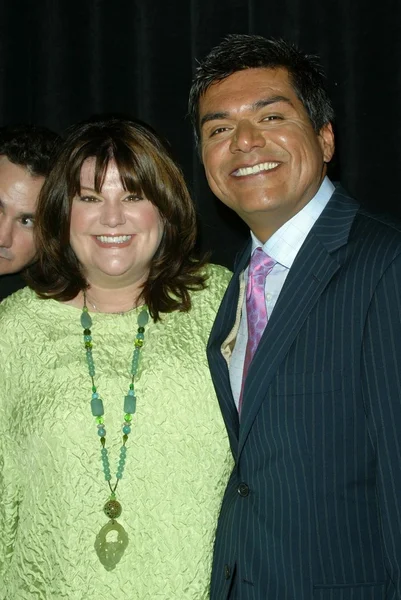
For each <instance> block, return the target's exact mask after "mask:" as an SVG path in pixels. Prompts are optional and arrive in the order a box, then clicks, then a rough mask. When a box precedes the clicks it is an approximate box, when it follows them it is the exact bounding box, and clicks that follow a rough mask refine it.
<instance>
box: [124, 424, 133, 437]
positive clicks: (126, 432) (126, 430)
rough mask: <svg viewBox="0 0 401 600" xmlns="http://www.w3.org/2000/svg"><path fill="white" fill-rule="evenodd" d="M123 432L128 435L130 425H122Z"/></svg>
mask: <svg viewBox="0 0 401 600" xmlns="http://www.w3.org/2000/svg"><path fill="white" fill-rule="evenodd" d="M123 433H125V435H128V434H129V433H131V427H130V426H129V425H124V427H123Z"/></svg>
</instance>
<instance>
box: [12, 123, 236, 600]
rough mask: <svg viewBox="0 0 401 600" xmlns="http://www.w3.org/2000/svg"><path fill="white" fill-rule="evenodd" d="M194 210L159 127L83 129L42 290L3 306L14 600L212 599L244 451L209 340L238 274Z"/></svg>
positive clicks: (46, 203)
mask: <svg viewBox="0 0 401 600" xmlns="http://www.w3.org/2000/svg"><path fill="white" fill-rule="evenodd" d="M195 217H196V215H195V210H194V205H193V203H192V200H191V198H190V196H189V193H188V190H187V188H186V185H185V182H184V179H183V176H182V173H181V171H180V169H179V168H178V167H177V165H176V164H175V162H174V161H173V160H172V158H171V156H170V154H169V151H168V149H167V148H166V147H165V146H164V144H163V143H162V141H161V140H160V139H159V137H158V136H157V135H156V134H155V133H154V132H153V131H152V130H151V129H150V128H148V127H147V126H145V125H143V124H140V123H137V122H134V121H129V120H122V119H106V120H102V119H100V120H94V121H93V120H91V121H89V122H86V123H83V124H80V125H77V126H75V127H74V128H73V129H72V130H71V132H70V134H69V136H68V138H67V139H66V141H65V142H64V143H63V145H62V148H61V150H60V152H59V154H58V158H57V161H56V163H55V165H54V168H53V169H52V171H51V173H50V175H49V177H48V179H47V180H46V183H45V185H44V187H43V189H42V192H41V196H40V200H39V207H38V211H37V220H36V224H35V229H36V232H37V236H38V254H37V261H36V262H35V263H34V265H33V266H32V267H31V269H30V275H31V280H30V281H31V285H32V288H33V289H30V288H25V289H24V290H20V291H19V292H17V293H16V294H14V295H13V296H12V297H11V298H7V299H6V300H5V301H4V302H3V303H2V304H1V305H0V330H1V332H2V335H1V336H0V356H5V355H6V356H7V362H6V364H5V365H4V366H2V377H0V498H1V502H0V532H1V535H0V582H1V585H0V599H1V600H11V599H15V600H16V599H17V598H18V600H31V599H32V598H33V597H35V598H36V599H37V600H45V599H46V600H50V599H53V598H70V599H71V600H72V599H78V598H79V599H81V598H82V599H85V600H106V599H107V600H125V599H126V598H129V599H130V600H155V599H156V598H165V599H168V600H183V599H184V598H185V600H206V599H207V598H208V597H209V581H210V570H211V557H212V548H213V541H214V532H215V527H216V522H217V517H218V512H219V509H220V504H221V499H222V496H223V492H224V488H225V486H226V484H227V481H228V477H229V473H230V471H231V469H232V455H231V452H230V448H229V443H228V438H227V434H226V431H225V427H224V422H223V419H222V416H221V412H220V409H219V405H218V402H217V399H216V396H215V393H214V389H213V384H212V381H211V377H210V373H209V369H208V365H207V359H206V343H207V339H208V336H209V333H210V329H211V326H212V323H213V320H214V317H215V314H216V311H217V308H218V306H219V303H220V301H221V298H222V296H223V294H224V291H225V289H226V286H227V284H228V282H229V279H230V273H229V272H228V271H227V270H226V269H224V268H223V267H218V266H216V265H205V264H203V263H202V262H199V261H198V260H196V259H195V256H194V244H195V239H196V218H195ZM148 319H149V322H148ZM139 359H140V360H139ZM134 413H135V414H134ZM121 510H122V512H121Z"/></svg>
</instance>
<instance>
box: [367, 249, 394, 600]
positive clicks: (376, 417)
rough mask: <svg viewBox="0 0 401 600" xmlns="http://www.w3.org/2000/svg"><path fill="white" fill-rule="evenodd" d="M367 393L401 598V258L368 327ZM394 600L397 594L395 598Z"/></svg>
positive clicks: (389, 562)
mask: <svg viewBox="0 0 401 600" xmlns="http://www.w3.org/2000/svg"><path fill="white" fill-rule="evenodd" d="M361 377H362V390H363V398H364V402H365V410H366V414H367V419H368V428H369V435H370V437H371V442H372V444H373V446H374V448H375V450H376V469H377V472H376V481H377V496H378V501H379V507H380V518H381V521H382V529H383V546H384V560H385V567H386V570H387V572H388V575H389V578H390V579H391V581H392V582H393V585H394V587H395V590H396V596H394V598H398V599H401V257H400V256H398V257H397V258H396V259H395V260H394V261H393V262H392V263H391V264H390V266H389V267H388V268H387V270H386V271H385V273H384V274H383V276H382V277H381V279H380V281H379V283H378V285H377V287H376V290H375V293H374V295H373V297H372V301H371V305H370V308H369V311H368V314H367V319H366V322H365V327H364V336H363V347H362V363H361ZM391 597H393V596H391Z"/></svg>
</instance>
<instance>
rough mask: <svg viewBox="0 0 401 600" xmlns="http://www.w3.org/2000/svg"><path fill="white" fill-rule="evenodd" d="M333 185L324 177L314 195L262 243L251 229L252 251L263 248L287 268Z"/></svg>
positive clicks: (318, 214)
mask: <svg viewBox="0 0 401 600" xmlns="http://www.w3.org/2000/svg"><path fill="white" fill-rule="evenodd" d="M334 189H335V188H334V185H333V184H332V183H331V181H330V179H329V178H328V177H325V178H324V179H323V181H322V183H321V185H320V188H319V189H318V191H317V193H316V194H315V196H314V197H313V198H312V199H311V200H310V201H309V202H308V203H307V204H306V205H305V206H304V207H303V208H302V209H301V210H300V211H299V212H298V213H297V214H296V215H294V216H293V217H292V218H291V219H290V220H289V221H287V222H286V223H284V225H282V226H281V227H280V229H278V230H277V231H276V232H275V233H274V234H273V235H272V236H271V237H270V238H269V239H268V240H267V242H265V243H264V244H262V242H261V241H260V240H258V238H257V237H256V236H255V234H254V233H253V232H252V231H251V237H252V253H251V254H253V252H254V250H255V249H256V248H263V251H264V252H266V254H268V255H269V256H271V258H273V259H274V260H275V261H276V262H277V263H280V264H281V265H283V266H284V267H287V268H288V269H289V268H290V267H291V266H292V263H293V262H294V260H295V257H296V255H297V254H298V252H299V250H300V248H301V246H302V244H303V243H304V241H305V239H306V237H307V235H308V233H309V232H310V230H311V229H312V227H313V225H314V224H315V222H316V220H317V219H318V217H319V216H320V215H321V213H322V212H323V209H324V208H325V206H326V204H327V203H328V201H329V200H330V198H331V196H332V194H333V192H334Z"/></svg>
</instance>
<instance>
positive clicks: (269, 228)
mask: <svg viewBox="0 0 401 600" xmlns="http://www.w3.org/2000/svg"><path fill="white" fill-rule="evenodd" d="M199 118H200V121H199V122H200V128H201V154H202V160H203V164H204V167H205V172H206V177H207V179H208V182H209V185H210V188H211V189H212V191H213V193H214V194H215V195H216V196H217V197H218V198H219V199H220V200H221V201H222V202H224V204H227V206H229V207H230V208H232V209H233V210H235V212H237V213H238V215H239V216H240V217H241V218H242V219H243V220H244V221H245V222H246V223H247V224H248V225H249V227H250V228H251V229H252V231H253V232H254V233H255V235H256V236H257V237H258V238H259V239H260V240H261V241H262V242H264V241H266V240H267V239H268V238H269V237H270V236H271V235H272V234H273V233H274V232H275V231H276V230H277V229H278V228H279V227H281V225H283V224H284V223H285V222H286V221H288V220H289V219H290V218H291V217H292V216H293V215H294V214H296V213H297V212H299V211H300V210H301V209H302V208H303V207H304V206H305V205H306V204H307V203H308V202H309V200H311V199H312V198H313V196H314V195H315V194H316V192H317V190H318V189H319V186H320V184H321V182H322V179H323V177H324V175H325V173H326V163H327V162H329V161H330V159H331V158H332V155H333V152H334V138H333V132H332V128H331V125H329V124H328V125H325V126H324V127H322V129H321V130H320V132H319V133H318V134H317V133H316V132H315V131H314V129H313V126H312V123H311V121H310V119H309V117H308V114H307V112H306V110H305V108H304V106H303V104H302V103H301V101H300V100H299V99H298V97H297V95H296V93H295V91H294V89H293V88H292V85H291V83H290V81H289V77H288V73H287V71H286V70H285V69H264V68H263V69H262V68H261V69H247V70H244V71H238V72H236V73H234V74H233V75H230V76H229V77H227V78H226V79H224V80H223V81H221V82H218V83H215V84H213V85H211V86H210V87H209V88H208V89H207V90H206V92H205V94H204V95H203V96H202V98H201V99H200V103H199Z"/></svg>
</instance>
